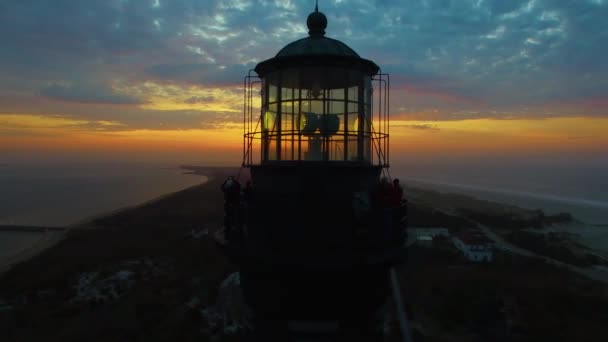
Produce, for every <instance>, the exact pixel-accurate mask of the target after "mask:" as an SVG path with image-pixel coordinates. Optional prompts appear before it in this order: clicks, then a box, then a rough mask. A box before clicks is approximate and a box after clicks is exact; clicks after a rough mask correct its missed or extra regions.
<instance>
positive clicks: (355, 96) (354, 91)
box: [348, 87, 359, 101]
mask: <svg viewBox="0 0 608 342" xmlns="http://www.w3.org/2000/svg"><path fill="white" fill-rule="evenodd" d="M348 100H349V101H358V100H359V87H350V88H348Z"/></svg>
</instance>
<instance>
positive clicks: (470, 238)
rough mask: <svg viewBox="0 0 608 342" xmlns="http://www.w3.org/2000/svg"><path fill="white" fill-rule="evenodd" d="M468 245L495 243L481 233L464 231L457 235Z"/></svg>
mask: <svg viewBox="0 0 608 342" xmlns="http://www.w3.org/2000/svg"><path fill="white" fill-rule="evenodd" d="M456 238H458V239H460V241H462V242H463V243H464V244H466V245H488V244H491V243H492V242H493V241H492V240H490V239H488V238H487V237H486V236H485V235H483V234H481V233H479V232H471V231H464V232H460V233H459V234H457V235H456Z"/></svg>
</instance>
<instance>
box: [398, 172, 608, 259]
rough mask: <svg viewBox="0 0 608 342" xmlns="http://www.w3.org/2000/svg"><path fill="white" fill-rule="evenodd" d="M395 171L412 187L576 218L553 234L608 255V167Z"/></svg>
mask: <svg viewBox="0 0 608 342" xmlns="http://www.w3.org/2000/svg"><path fill="white" fill-rule="evenodd" d="M391 171H392V176H393V177H398V178H400V181H401V183H403V184H405V185H406V186H411V187H419V188H425V189H431V190H436V191H440V192H446V193H458V194H465V195H470V196H473V197H476V198H479V199H482V200H487V201H493V202H498V203H505V204H511V205H515V206H518V207H521V208H526V209H540V210H543V211H544V212H545V213H547V214H556V213H560V212H567V213H570V214H572V215H573V217H574V219H575V222H573V223H572V224H569V225H564V226H559V227H552V228H551V229H549V230H553V231H565V232H569V233H573V234H575V235H577V236H578V237H579V241H580V242H581V243H583V244H584V245H586V246H588V247H589V248H592V249H594V250H596V251H601V252H602V253H606V255H607V256H608V167H600V166H588V167H584V166H580V165H579V166H570V165H558V166H555V165H553V166H542V165H502V166H500V165H499V166H492V165H490V166H483V165H476V166H474V167H471V166H470V165H462V166H454V165H436V166H428V165H424V166H417V165H410V166H401V167H394V168H392V169H391ZM406 196H407V194H406Z"/></svg>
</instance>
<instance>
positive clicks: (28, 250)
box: [0, 171, 211, 274]
mask: <svg viewBox="0 0 608 342" xmlns="http://www.w3.org/2000/svg"><path fill="white" fill-rule="evenodd" d="M193 173H194V174H197V175H199V176H202V177H205V179H204V180H203V181H202V182H201V183H199V184H196V185H193V186H189V187H187V188H185V189H181V190H177V191H173V192H169V193H166V194H163V195H160V196H157V197H155V198H152V199H150V200H147V201H144V202H141V203H138V204H135V205H130V206H123V207H120V208H117V209H114V210H112V211H109V212H104V213H101V214H97V215H94V216H89V217H87V218H84V219H82V220H80V221H78V222H77V223H75V224H72V225H69V226H67V227H66V229H64V230H62V231H55V230H52V231H47V232H40V233H31V232H23V233H22V234H39V235H41V236H40V237H39V238H38V239H36V241H35V242H33V243H32V244H31V245H30V246H28V247H25V248H22V249H20V250H17V251H15V252H14V253H10V254H9V255H6V256H1V255H0V274H3V273H4V272H6V271H8V270H9V269H11V267H13V266H14V265H16V264H18V263H21V262H24V261H26V260H28V259H30V258H32V257H34V256H36V255H38V254H40V253H41V252H43V251H44V250H46V249H48V248H51V247H53V246H54V245H56V244H57V243H59V242H60V241H61V240H63V239H64V238H65V237H66V236H67V235H68V234H69V232H70V231H71V230H72V229H86V228H88V227H90V226H91V223H92V222H93V221H95V220H97V219H100V218H104V217H109V216H113V215H116V214H119V213H122V212H124V211H128V210H132V209H136V208H141V207H145V206H148V205H150V204H153V203H156V202H158V201H161V200H163V199H166V198H168V197H171V196H173V195H175V194H178V193H180V192H183V191H188V190H190V189H193V188H196V187H200V186H202V185H204V184H206V183H208V182H209V180H210V179H211V177H208V176H206V175H204V174H202V173H199V172H196V171H193ZM0 234H2V232H0Z"/></svg>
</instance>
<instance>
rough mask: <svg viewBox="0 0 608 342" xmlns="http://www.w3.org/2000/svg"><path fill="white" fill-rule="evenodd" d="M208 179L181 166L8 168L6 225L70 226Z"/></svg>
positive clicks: (3, 192)
mask: <svg viewBox="0 0 608 342" xmlns="http://www.w3.org/2000/svg"><path fill="white" fill-rule="evenodd" d="M205 180H206V178H205V177H204V176H199V175H191V174H184V173H183V170H179V169H178V168H177V167H176V166H175V165H156V164H154V165H152V164H137V163H133V164H72V165H34V164H28V165H2V166H0V225H39V226H65V225H70V224H74V223H77V222H80V221H82V220H84V219H86V218H89V217H93V216H96V215H100V214H103V213H107V212H110V211H113V210H116V209H119V208H121V207H125V206H131V205H136V204H139V203H142V202H145V201H147V200H150V199H153V198H155V197H158V196H160V195H163V194H167V193H171V192H175V191H178V190H182V189H185V188H187V187H190V186H193V185H196V184H200V183H202V182H204V181H205Z"/></svg>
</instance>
